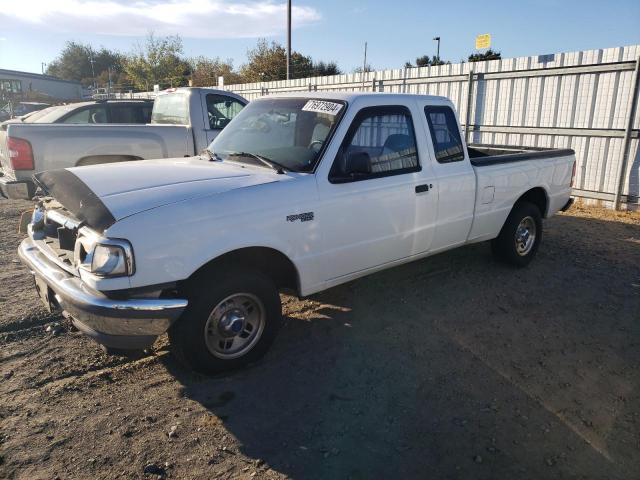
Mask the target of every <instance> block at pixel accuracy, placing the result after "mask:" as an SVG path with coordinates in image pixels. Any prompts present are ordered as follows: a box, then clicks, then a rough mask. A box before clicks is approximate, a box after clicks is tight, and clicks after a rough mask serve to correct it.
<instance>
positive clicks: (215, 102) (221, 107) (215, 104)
mask: <svg viewBox="0 0 640 480" xmlns="http://www.w3.org/2000/svg"><path fill="white" fill-rule="evenodd" d="M243 108H244V104H242V103H241V102H240V101H238V100H236V99H235V98H231V97H227V96H225V95H215V94H212V93H210V94H209V95H207V115H208V116H209V128H211V129H216V128H217V129H219V128H224V127H226V126H227V124H228V123H229V122H230V121H231V119H232V118H233V117H235V116H236V115H237V114H239V113H240V110H242V109H243Z"/></svg>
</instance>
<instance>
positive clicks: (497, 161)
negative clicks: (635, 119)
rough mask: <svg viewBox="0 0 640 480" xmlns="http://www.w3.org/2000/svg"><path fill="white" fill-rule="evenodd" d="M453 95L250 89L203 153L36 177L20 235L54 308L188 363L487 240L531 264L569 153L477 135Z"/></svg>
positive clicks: (203, 363)
mask: <svg viewBox="0 0 640 480" xmlns="http://www.w3.org/2000/svg"><path fill="white" fill-rule="evenodd" d="M462 138H463V136H462V135H461V132H460V127H459V124H458V121H457V119H456V115H455V113H454V109H453V106H452V103H451V102H450V101H449V100H447V99H446V98H442V97H432V96H418V95H400V94H382V93H378V94H375V93H374V94H359V93H338V92H333V93H327V94H316V93H313V94H308V95H290V96H286V97H280V96H269V97H265V98H262V99H259V100H256V101H254V102H252V103H250V104H249V105H248V106H247V107H246V108H245V109H244V110H242V112H241V113H240V114H239V115H238V116H237V117H236V118H234V119H233V121H232V122H231V123H230V124H229V126H228V127H227V128H226V129H225V130H224V131H223V132H222V133H221V134H220V135H219V136H218V137H217V138H216V139H215V141H214V142H213V143H212V145H211V146H210V147H209V148H208V150H207V151H206V152H203V154H202V155H201V156H197V157H192V158H177V159H175V160H158V161H155V160H149V161H140V162H128V163H120V164H110V165H96V166H88V167H80V168H69V169H63V170H57V171H51V172H45V173H42V174H38V175H36V177H37V180H38V182H39V183H40V185H41V187H42V189H43V190H44V191H45V192H46V194H47V195H48V196H45V197H42V198H41V199H40V200H39V202H38V203H37V206H36V208H35V210H34V212H33V213H32V214H30V215H29V216H25V219H24V221H23V226H24V227H26V230H27V231H28V232H29V236H28V238H26V239H25V240H24V241H23V242H22V244H21V245H20V248H19V254H20V257H21V259H22V261H23V262H24V264H25V265H26V266H27V267H28V268H29V270H31V271H32V272H33V273H34V274H35V279H36V286H37V288H38V290H39V292H40V295H41V297H42V298H43V300H44V302H45V304H46V305H49V306H52V307H56V308H61V309H62V310H63V311H64V312H65V314H66V315H67V316H68V317H70V318H71V319H72V321H73V323H74V324H75V325H76V326H77V328H79V329H80V330H81V331H83V332H85V333H86V334H88V335H90V336H91V337H93V338H94V339H95V340H97V341H98V342H100V343H102V344H103V345H105V346H107V347H109V348H112V349H142V348H145V347H148V346H149V345H151V344H152V343H153V342H154V340H155V339H156V337H157V336H158V335H161V334H163V333H164V332H166V331H168V333H169V338H170V341H171V343H172V348H173V349H174V351H175V352H176V354H177V355H178V357H179V358H182V359H183V360H184V361H185V362H186V363H187V364H188V365H190V366H191V367H192V368H194V369H196V370H199V371H202V372H219V371H223V370H228V369H232V368H236V367H239V366H241V365H244V364H246V363H248V362H252V361H254V360H256V359H257V358H259V357H260V356H261V355H262V354H263V353H265V351H266V350H267V348H268V346H269V345H270V344H271V342H272V340H273V339H274V336H275V334H276V332H277V330H278V328H279V327H280V324H281V305H280V296H279V295H278V293H279V291H282V290H284V291H289V292H293V293H294V294H295V295H298V296H301V297H304V296H307V295H311V294H313V293H315V292H319V291H321V290H325V289H327V288H330V287H333V286H335V285H338V284H341V283H344V282H347V281H349V280H353V279H355V278H358V277H362V276H363V275H367V274H369V273H372V272H376V271H379V270H382V269H385V268H390V267H393V266H395V265H399V264H402V263H405V262H410V261H412V260H416V259H419V258H422V257H426V256H428V255H433V254H435V253H438V252H442V251H444V250H448V249H451V248H454V247H458V246H461V245H465V244H469V243H475V242H483V241H486V240H491V241H492V244H493V251H494V253H495V254H496V255H497V256H498V257H499V258H501V259H503V260H505V261H507V262H509V263H511V264H513V265H516V266H524V265H527V264H528V263H529V262H530V261H531V259H532V258H533V256H534V255H535V254H536V251H537V250H538V248H539V246H540V242H541V239H542V219H543V218H545V217H549V216H551V215H553V214H554V213H556V212H557V211H558V210H562V209H566V208H568V207H569V206H570V205H571V199H570V193H571V183H572V178H573V173H574V171H575V156H574V152H573V151H572V150H531V151H523V150H515V149H511V148H498V147H493V146H492V147H483V146H476V147H467V146H466V145H465V144H464V142H463V140H462Z"/></svg>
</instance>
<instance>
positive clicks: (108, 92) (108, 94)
mask: <svg viewBox="0 0 640 480" xmlns="http://www.w3.org/2000/svg"><path fill="white" fill-rule="evenodd" d="M107 72H108V73H109V88H108V89H107V98H111V65H109V66H108V67H107Z"/></svg>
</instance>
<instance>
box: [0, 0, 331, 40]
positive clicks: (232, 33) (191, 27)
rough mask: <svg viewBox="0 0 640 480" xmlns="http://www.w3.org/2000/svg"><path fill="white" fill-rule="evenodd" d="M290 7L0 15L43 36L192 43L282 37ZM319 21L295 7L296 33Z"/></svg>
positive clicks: (93, 6) (31, 4) (16, 7)
mask: <svg viewBox="0 0 640 480" xmlns="http://www.w3.org/2000/svg"><path fill="white" fill-rule="evenodd" d="M3 3H5V2H3ZM286 8H287V7H286V2H284V3H275V2H274V1H271V0H267V1H256V0H245V1H240V2H230V1H228V0H224V1H223V0H105V1H99V0H10V1H9V2H6V3H5V4H4V5H3V6H2V9H1V10H0V25H1V24H3V23H4V22H5V21H7V20H14V21H15V20H17V21H19V22H21V23H23V24H28V25H33V26H34V27H37V28H38V29H39V30H40V31H42V30H49V31H57V32H64V33H73V34H76V33H93V34H102V35H127V36H140V35H146V34H147V33H148V32H149V31H151V30H153V31H154V32H155V33H156V34H158V35H175V34H180V36H182V37H191V38H255V37H268V36H272V35H277V34H280V33H283V32H284V31H285V29H286ZM320 18H321V15H320V13H319V12H318V11H317V10H316V9H314V8H312V7H307V6H299V5H295V6H294V7H293V12H292V21H293V27H294V28H296V27H302V26H305V25H309V24H312V23H315V22H318V21H319V20H320Z"/></svg>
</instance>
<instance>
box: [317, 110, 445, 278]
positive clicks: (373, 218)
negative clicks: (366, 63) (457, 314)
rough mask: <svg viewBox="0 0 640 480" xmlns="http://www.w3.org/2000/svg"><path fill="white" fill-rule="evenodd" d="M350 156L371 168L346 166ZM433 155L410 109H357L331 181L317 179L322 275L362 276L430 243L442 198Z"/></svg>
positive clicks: (333, 166) (340, 276)
mask: <svg viewBox="0 0 640 480" xmlns="http://www.w3.org/2000/svg"><path fill="white" fill-rule="evenodd" d="M418 122H420V119H418ZM418 125H419V123H418ZM419 153H420V155H419ZM349 156H352V157H355V156H358V157H359V158H360V159H361V160H362V159H363V158H364V159H365V161H366V159H367V157H368V158H369V161H370V168H369V167H367V168H365V169H364V171H365V172H366V170H370V171H369V173H363V174H362V173H358V174H356V175H355V176H354V175H350V174H349V172H348V171H347V172H345V171H341V169H345V168H347V169H348V167H345V164H346V163H349V160H348V157H349ZM345 159H347V160H345ZM422 160H424V161H422ZM428 160H429V157H428V153H427V152H426V151H425V150H424V142H423V140H422V139H420V138H416V129H415V128H414V122H413V116H412V112H411V111H410V109H409V108H407V107H405V106H383V107H367V108H363V109H361V110H360V111H359V112H358V113H357V114H356V116H355V118H354V119H353V122H352V124H351V126H350V127H349V131H348V132H347V134H346V136H345V139H344V141H343V142H342V145H341V147H340V150H339V152H338V155H337V156H336V159H335V160H334V162H333V165H332V168H331V172H330V173H329V178H328V179H327V180H328V181H325V180H324V179H323V180H322V181H320V179H319V185H318V188H319V191H320V192H319V193H320V195H319V197H320V205H321V206H320V208H319V213H320V215H319V216H318V219H319V221H320V222H321V223H322V232H323V246H324V248H323V252H322V255H321V257H323V258H321V260H320V262H319V264H320V265H323V268H324V269H325V277H324V278H325V281H327V282H330V283H331V282H335V281H336V280H338V279H341V280H345V277H347V278H348V277H357V276H359V274H361V273H364V272H366V271H367V270H372V269H375V268H376V267H380V266H382V265H385V264H389V263H392V262H395V261H399V260H402V259H404V258H407V257H411V256H413V255H417V254H420V253H422V252H424V251H426V250H427V249H428V247H429V245H430V243H431V239H432V237H433V233H434V222H435V215H436V204H437V196H436V195H434V194H433V193H432V192H431V190H432V187H433V178H432V176H431V175H429V172H430V171H431V170H430V164H429V161H428ZM336 283H337V282H336Z"/></svg>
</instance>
